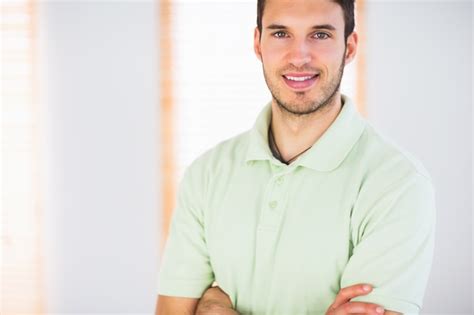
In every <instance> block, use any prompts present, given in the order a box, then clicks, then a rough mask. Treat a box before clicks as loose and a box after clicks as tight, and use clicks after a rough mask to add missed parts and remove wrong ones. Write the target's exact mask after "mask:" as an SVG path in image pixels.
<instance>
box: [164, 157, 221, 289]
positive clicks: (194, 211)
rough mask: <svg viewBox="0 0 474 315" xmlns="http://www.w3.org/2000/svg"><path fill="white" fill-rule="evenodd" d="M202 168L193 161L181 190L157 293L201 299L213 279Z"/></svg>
mask: <svg viewBox="0 0 474 315" xmlns="http://www.w3.org/2000/svg"><path fill="white" fill-rule="evenodd" d="M201 173H202V172H201V169H199V168H198V166H197V165H196V163H193V164H192V165H191V166H190V167H189V168H188V169H187V170H186V172H185V174H184V176H183V179H182V180H181V183H180V185H179V189H178V200H177V205H176V208H175V210H174V212H173V216H172V220H171V227H170V232H169V235H168V239H167V241H166V245H165V249H164V254H163V257H162V260H161V267H160V272H159V276H158V294H160V295H167V296H179V297H190V298H200V297H201V296H202V294H203V293H204V291H205V290H206V289H207V288H208V287H209V286H210V285H211V284H212V282H213V281H214V274H213V271H212V268H211V265H210V260H209V253H208V250H207V246H206V240H205V234H204V219H203V207H204V202H203V199H204V193H203V184H202V183H203V178H202V176H201V175H200V174H201Z"/></svg>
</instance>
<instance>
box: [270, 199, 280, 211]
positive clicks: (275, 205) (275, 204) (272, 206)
mask: <svg viewBox="0 0 474 315" xmlns="http://www.w3.org/2000/svg"><path fill="white" fill-rule="evenodd" d="M268 205H269V206H270V208H271V209H275V208H276V207H277V206H278V202H276V201H275V200H273V201H270V203H269V204H268Z"/></svg>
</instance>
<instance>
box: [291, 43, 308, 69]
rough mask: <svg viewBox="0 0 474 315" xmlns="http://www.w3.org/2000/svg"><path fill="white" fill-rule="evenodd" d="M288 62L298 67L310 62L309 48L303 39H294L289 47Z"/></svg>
mask: <svg viewBox="0 0 474 315" xmlns="http://www.w3.org/2000/svg"><path fill="white" fill-rule="evenodd" d="M289 62H290V63H291V64H292V65H293V66H295V67H296V68H300V67H302V66H304V65H305V64H308V63H310V62H311V50H310V47H309V45H308V43H307V42H306V41H305V40H295V41H294V42H293V44H292V45H291V47H290V51H289Z"/></svg>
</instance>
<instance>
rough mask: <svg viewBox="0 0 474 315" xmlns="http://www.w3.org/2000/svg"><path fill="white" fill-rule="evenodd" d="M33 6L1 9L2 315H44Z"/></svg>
mask: <svg viewBox="0 0 474 315" xmlns="http://www.w3.org/2000/svg"><path fill="white" fill-rule="evenodd" d="M35 9H36V8H35V4H34V2H33V1H26V0H25V1H19V0H17V1H5V2H2V4H1V29H0V31H1V39H2V49H1V68H2V71H1V72H2V84H1V89H2V91H1V100H2V120H1V121H2V122H1V123H2V140H1V143H2V189H1V193H2V196H1V201H2V211H1V235H2V249H1V302H2V303H1V313H2V314H18V313H29V314H32V313H34V314H38V313H44V308H43V299H42V291H43V290H42V281H41V277H42V276H41V270H42V260H41V258H42V257H41V254H42V252H41V243H40V242H41V237H40V236H41V207H40V204H41V203H40V191H39V188H40V187H39V184H38V183H39V169H38V160H37V158H38V154H37V152H38V142H37V139H36V137H37V134H38V130H37V129H38V121H37V118H38V113H37V103H36V102H37V99H38V98H37V93H36V92H37V90H36V83H37V82H36V75H35V66H36V64H35V63H36V62H35V58H36V57H35V44H36V43H35V40H36V27H35V23H36V20H35V19H36V11H35Z"/></svg>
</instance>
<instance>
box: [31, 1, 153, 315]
mask: <svg viewBox="0 0 474 315" xmlns="http://www.w3.org/2000/svg"><path fill="white" fill-rule="evenodd" d="M39 22H40V25H39V26H40V29H39V31H40V33H39V36H40V44H41V54H42V56H41V61H42V69H41V71H42V77H41V84H42V85H43V89H44V90H43V91H44V92H46V93H45V94H47V96H46V95H44V96H45V98H47V100H45V101H44V104H43V107H42V116H43V119H44V128H45V139H44V140H45V144H44V149H43V151H44V154H45V158H46V161H45V163H46V164H47V165H46V168H45V171H44V178H45V180H46V182H47V183H46V185H45V187H44V190H45V196H46V197H45V198H46V206H45V209H44V218H43V220H44V223H45V226H46V234H45V244H46V245H45V247H46V248H45V250H46V252H45V257H44V258H45V263H46V265H45V267H46V271H47V273H46V279H45V280H46V281H45V282H46V285H47V290H46V292H45V293H46V294H45V297H46V302H47V305H46V306H47V311H48V313H63V314H64V313H87V314H91V313H145V312H147V313H150V312H152V310H153V307H154V303H155V299H156V274H157V270H158V252H159V248H158V239H159V236H160V235H159V234H158V231H157V226H159V225H158V224H159V218H158V217H159V215H158V200H157V199H158V198H157V195H158V192H159V187H158V178H157V176H158V170H157V166H158V164H157V152H156V149H157V148H156V144H157V132H158V130H157V129H158V128H157V118H158V116H157V114H158V101H157V96H158V91H157V70H158V66H157V58H158V56H157V51H158V47H156V43H157V41H156V35H157V34H156V33H157V29H156V9H155V3H154V2H153V1H148V2H132V1H126V2H118V1H67V2H66V1H61V2H59V1H42V2H39Z"/></svg>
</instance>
